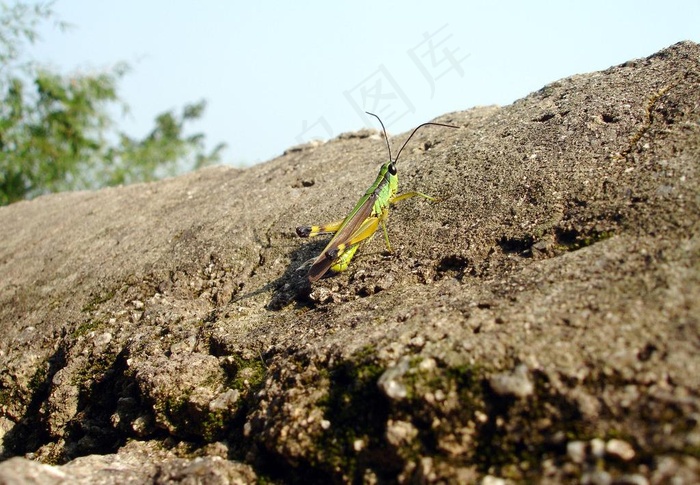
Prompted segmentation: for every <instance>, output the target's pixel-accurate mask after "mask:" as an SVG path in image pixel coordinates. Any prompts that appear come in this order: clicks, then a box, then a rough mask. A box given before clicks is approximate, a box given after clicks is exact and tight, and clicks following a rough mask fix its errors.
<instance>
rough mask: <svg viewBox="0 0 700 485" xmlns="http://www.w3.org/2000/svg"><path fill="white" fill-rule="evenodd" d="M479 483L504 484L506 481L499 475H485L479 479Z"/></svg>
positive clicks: (486, 484) (487, 484) (482, 484)
mask: <svg viewBox="0 0 700 485" xmlns="http://www.w3.org/2000/svg"><path fill="white" fill-rule="evenodd" d="M481 485H506V481H505V480H504V479H503V478H500V477H494V476H493V475H486V476H485V477H484V478H482V479H481Z"/></svg>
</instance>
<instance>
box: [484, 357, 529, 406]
mask: <svg viewBox="0 0 700 485" xmlns="http://www.w3.org/2000/svg"><path fill="white" fill-rule="evenodd" d="M489 385H490V386H491V389H492V390H493V392H495V393H496V394H498V395H500V396H513V397H517V398H524V397H527V396H529V395H531V394H532V393H533V392H534V390H535V386H534V384H533V383H532V381H531V380H530V376H529V372H528V370H527V366H525V365H523V364H520V365H518V366H517V367H516V368H515V370H514V371H513V372H506V373H504V372H501V373H498V374H495V375H493V376H491V378H490V379H489Z"/></svg>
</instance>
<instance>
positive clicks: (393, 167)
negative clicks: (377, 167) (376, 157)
mask: <svg viewBox="0 0 700 485" xmlns="http://www.w3.org/2000/svg"><path fill="white" fill-rule="evenodd" d="M389 173H390V174H391V175H396V165H395V164H394V162H391V163H390V164H389Z"/></svg>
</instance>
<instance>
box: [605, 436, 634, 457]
mask: <svg viewBox="0 0 700 485" xmlns="http://www.w3.org/2000/svg"><path fill="white" fill-rule="evenodd" d="M605 452H606V453H607V454H608V455H612V456H615V457H617V458H620V459H621V460H624V461H630V460H631V459H632V458H634V454H635V453H634V448H632V445H630V444H629V443H627V442H626V441H623V440H618V439H612V440H609V441H608V442H607V443H605Z"/></svg>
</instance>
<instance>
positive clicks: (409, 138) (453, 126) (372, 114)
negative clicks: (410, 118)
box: [365, 111, 459, 163]
mask: <svg viewBox="0 0 700 485" xmlns="http://www.w3.org/2000/svg"><path fill="white" fill-rule="evenodd" d="M365 113H367V114H368V115H370V116H374V117H375V118H377V119H378V120H379V124H380V125H382V131H383V132H384V140H385V141H386V147H387V149H388V150H389V161H391V162H394V163H396V162H398V161H399V156H400V155H401V152H402V151H403V149H404V148H405V147H406V145H408V142H409V141H410V140H411V138H413V135H415V134H416V131H418V130H420V129H421V128H423V127H424V126H428V125H435V126H446V127H447V128H459V126H455V125H446V124H445V123H432V122H429V123H423V124H422V125H418V126H416V129H415V130H413V133H411V135H410V136H409V137H408V138H407V139H406V141H405V142H404V143H403V145H401V148H400V149H399V153H397V154H396V158H394V159H392V158H391V146H390V145H389V136H388V135H387V134H386V128H384V123H382V120H381V118H380V117H379V116H377V115H375V114H374V113H370V112H369V111H365Z"/></svg>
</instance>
